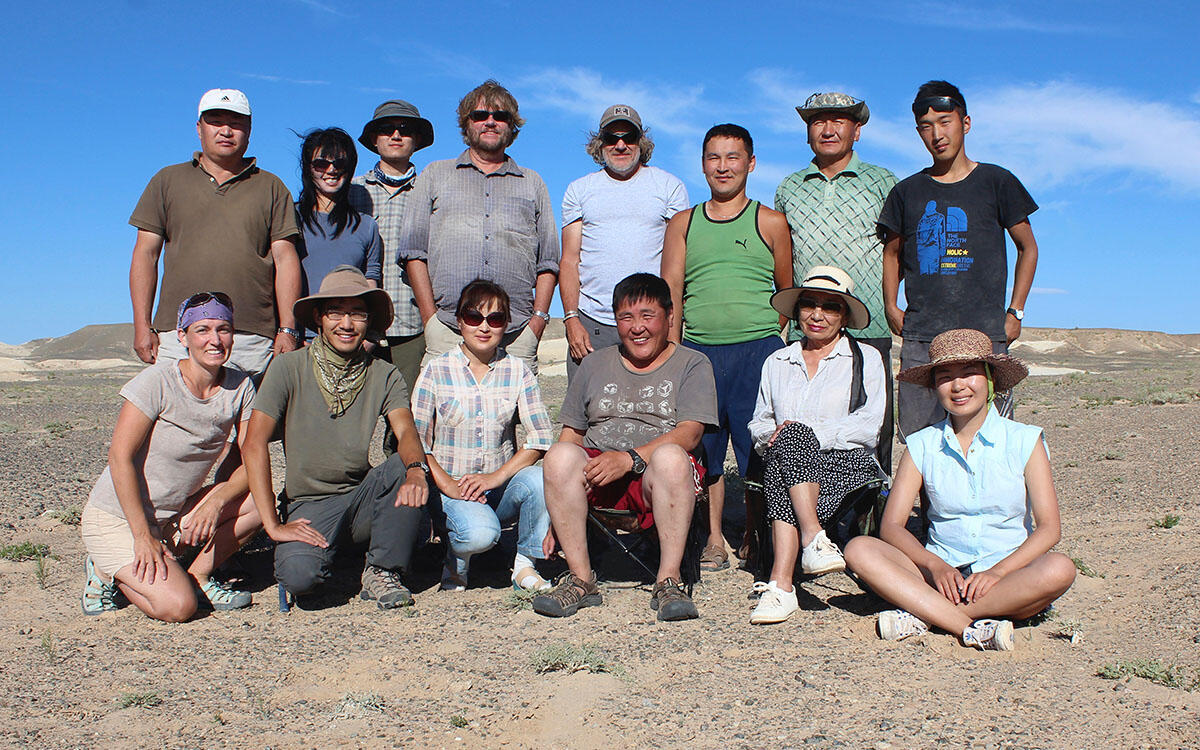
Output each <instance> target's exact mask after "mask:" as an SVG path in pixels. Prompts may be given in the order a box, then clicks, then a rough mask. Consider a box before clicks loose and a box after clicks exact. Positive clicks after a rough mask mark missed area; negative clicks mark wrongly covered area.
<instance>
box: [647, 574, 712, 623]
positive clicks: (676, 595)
mask: <svg viewBox="0 0 1200 750" xmlns="http://www.w3.org/2000/svg"><path fill="white" fill-rule="evenodd" d="M650 609H653V610H657V611H658V619H660V620H664V621H667V622H672V621H675V620H694V619H696V618H697V617H699V616H700V613H699V612H697V611H696V605H695V604H694V603H693V602H692V597H690V596H688V595H687V592H686V591H684V590H683V584H682V583H680V582H679V581H677V580H675V579H674V578H668V579H666V580H665V581H659V582H658V583H656V584H654V588H653V589H652V590H651V592H650Z"/></svg>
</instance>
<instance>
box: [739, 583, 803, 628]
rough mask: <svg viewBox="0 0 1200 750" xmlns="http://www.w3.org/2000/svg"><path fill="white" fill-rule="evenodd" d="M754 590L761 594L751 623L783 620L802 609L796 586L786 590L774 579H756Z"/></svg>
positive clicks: (761, 623) (764, 623)
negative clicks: (768, 581)
mask: <svg viewBox="0 0 1200 750" xmlns="http://www.w3.org/2000/svg"><path fill="white" fill-rule="evenodd" d="M754 591H755V592H756V593H758V594H759V598H758V606H756V607H755V608H754V611H753V612H751V613H750V624H751V625H766V624H768V623H772V622H783V621H784V620H786V619H788V618H789V617H791V616H792V614H793V613H795V611H796V610H798V609H800V603H799V602H797V601H796V589H794V588H793V589H792V590H791V591H784V590H782V589H780V588H779V587H778V586H776V585H775V582H774V581H771V582H770V583H763V582H761V581H756V582H755V584H754Z"/></svg>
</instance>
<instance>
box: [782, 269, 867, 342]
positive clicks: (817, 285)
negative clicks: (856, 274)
mask: <svg viewBox="0 0 1200 750" xmlns="http://www.w3.org/2000/svg"><path fill="white" fill-rule="evenodd" d="M804 292H825V293H826V294H833V295H836V296H838V297H841V298H842V301H843V302H845V303H846V308H847V310H848V312H849V314H848V315H847V316H846V322H845V326H846V328H866V327H867V326H869V325H871V311H870V310H868V309H867V306H866V305H864V304H863V301H862V300H860V299H859V298H858V297H855V296H854V280H853V279H851V278H850V274H848V273H846V272H845V271H843V270H842V269H840V268H838V267H837V266H813V267H812V268H811V269H809V271H808V273H807V274H805V275H804V281H802V282H800V285H799V286H793V287H788V288H787V289H780V290H779V291H778V292H775V293H774V294H772V295H771V307H773V308H775V309H776V310H777V311H778V312H779V314H780V315H783V316H784V317H787V318H794V317H795V315H796V300H797V299H799V298H800V295H801V294H803V293H804Z"/></svg>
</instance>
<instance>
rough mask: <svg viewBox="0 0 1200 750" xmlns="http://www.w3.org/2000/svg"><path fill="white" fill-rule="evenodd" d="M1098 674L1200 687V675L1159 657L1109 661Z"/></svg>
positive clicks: (1107, 677)
mask: <svg viewBox="0 0 1200 750" xmlns="http://www.w3.org/2000/svg"><path fill="white" fill-rule="evenodd" d="M1096 676H1097V677H1100V678H1102V679H1105V680H1119V679H1121V678H1123V677H1141V678H1142V679H1143V680H1149V681H1150V682H1153V683H1155V684H1156V685H1162V686H1163V687H1169V688H1180V689H1182V690H1188V691H1191V690H1196V689H1197V688H1200V675H1196V674H1189V673H1188V671H1187V670H1186V669H1184V668H1183V667H1180V666H1178V665H1175V664H1163V663H1162V662H1160V661H1159V660H1158V659H1122V660H1120V661H1115V662H1109V663H1107V664H1105V665H1104V666H1103V667H1100V669H1099V670H1097V671H1096Z"/></svg>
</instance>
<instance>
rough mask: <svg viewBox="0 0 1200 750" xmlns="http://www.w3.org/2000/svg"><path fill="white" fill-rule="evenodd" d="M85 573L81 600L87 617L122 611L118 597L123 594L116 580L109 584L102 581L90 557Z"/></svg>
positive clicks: (84, 567)
mask: <svg viewBox="0 0 1200 750" xmlns="http://www.w3.org/2000/svg"><path fill="white" fill-rule="evenodd" d="M83 571H84V575H85V576H86V580H85V581H84V584H83V596H82V597H80V599H79V604H80V607H82V608H83V613H84V614H85V615H101V614H104V613H105V612H116V611H117V610H118V609H120V608H121V607H120V605H119V604H117V597H118V596H119V595H120V593H121V592H120V589H118V588H117V582H116V580H115V579H114V580H112V581H109V582H108V583H105V582H104V581H103V580H101V578H100V575H99V574H98V573H96V566H95V565H93V564H92V558H91V557H90V556H89V557H88V558H87V561H86V562H84V564H83Z"/></svg>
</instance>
